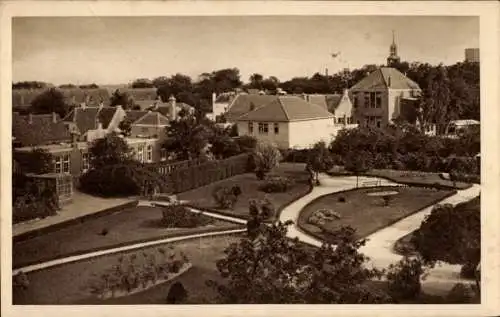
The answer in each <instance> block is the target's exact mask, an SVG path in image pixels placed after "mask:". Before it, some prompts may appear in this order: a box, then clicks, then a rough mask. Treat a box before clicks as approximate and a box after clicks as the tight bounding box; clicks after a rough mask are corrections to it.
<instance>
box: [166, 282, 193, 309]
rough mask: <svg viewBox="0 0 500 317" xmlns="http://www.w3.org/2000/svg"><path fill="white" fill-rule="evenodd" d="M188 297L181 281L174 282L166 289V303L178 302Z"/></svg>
mask: <svg viewBox="0 0 500 317" xmlns="http://www.w3.org/2000/svg"><path fill="white" fill-rule="evenodd" d="M187 297H188V292H187V290H186V289H185V288H184V285H182V283H181V282H175V283H174V284H173V285H172V286H171V287H170V290H169V291H168V295H167V304H180V303H182V302H184V301H185V300H186V299H187Z"/></svg>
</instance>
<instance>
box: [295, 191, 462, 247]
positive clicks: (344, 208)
mask: <svg viewBox="0 0 500 317" xmlns="http://www.w3.org/2000/svg"><path fill="white" fill-rule="evenodd" d="M387 190H392V191H398V192H399V194H397V195H395V196H393V199H392V201H391V202H390V204H389V205H388V206H385V205H384V202H383V200H382V199H381V198H380V197H374V196H369V195H367V194H368V193H371V192H377V191H387ZM452 193H453V191H451V190H439V191H438V190H434V189H426V188H421V187H406V188H401V187H381V188H380V187H379V188H362V189H355V190H349V191H345V192H338V193H334V194H330V195H326V196H323V197H320V198H318V199H316V200H314V201H312V202H311V203H310V204H308V205H307V206H305V207H304V209H303V210H302V212H301V213H300V215H299V219H298V225H299V227H300V228H301V229H302V230H304V231H305V232H308V233H310V234H312V235H314V236H317V237H319V238H321V239H327V237H326V235H325V234H324V233H323V232H322V230H321V229H320V228H319V227H318V226H316V225H312V224H310V223H308V219H309V217H310V216H311V215H312V214H313V213H314V212H315V211H316V210H319V209H330V210H333V211H335V212H336V213H338V215H339V216H340V219H338V220H333V221H330V222H327V223H326V224H325V225H324V226H323V228H324V230H325V231H326V232H328V233H331V232H335V231H336V230H338V229H340V228H341V227H342V226H351V227H352V228H354V229H356V237H358V238H363V237H366V236H368V235H370V234H371V233H373V232H375V231H377V230H379V229H382V228H384V227H386V226H388V225H390V224H392V223H394V222H396V221H398V220H400V219H403V218H405V217H407V216H409V215H411V214H413V213H415V212H416V211H419V210H421V209H423V208H425V207H427V206H429V205H431V204H434V203H437V202H438V201H441V200H442V199H444V198H446V197H447V196H449V195H451V194H452ZM340 197H343V198H344V199H345V202H340V201H339V198H340Z"/></svg>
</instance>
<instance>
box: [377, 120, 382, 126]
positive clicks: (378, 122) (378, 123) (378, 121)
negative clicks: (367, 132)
mask: <svg viewBox="0 0 500 317" xmlns="http://www.w3.org/2000/svg"><path fill="white" fill-rule="evenodd" d="M380 124H381V121H380V119H379V120H377V128H380Z"/></svg>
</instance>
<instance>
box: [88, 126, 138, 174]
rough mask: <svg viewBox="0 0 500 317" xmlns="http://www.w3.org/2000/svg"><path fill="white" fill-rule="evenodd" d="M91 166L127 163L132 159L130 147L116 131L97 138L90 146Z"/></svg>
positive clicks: (96, 167)
mask: <svg viewBox="0 0 500 317" xmlns="http://www.w3.org/2000/svg"><path fill="white" fill-rule="evenodd" d="M89 152H90V157H91V162H90V165H91V168H92V169H99V168H102V167H105V166H108V165H115V164H121V163H127V162H130V161H131V160H132V153H131V149H130V147H129V146H128V145H127V143H126V142H125V140H124V139H123V138H122V137H120V136H119V135H118V134H116V133H111V134H108V135H107V136H106V137H104V138H101V139H97V140H95V141H94V142H93V143H92V145H91V147H90V150H89Z"/></svg>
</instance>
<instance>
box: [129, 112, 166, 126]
mask: <svg viewBox="0 0 500 317" xmlns="http://www.w3.org/2000/svg"><path fill="white" fill-rule="evenodd" d="M168 122H169V120H168V118H167V117H165V116H164V115H162V114H161V113H159V112H156V111H148V112H147V113H146V114H145V115H144V116H142V117H141V118H139V119H138V120H136V121H135V122H133V124H141V125H150V126H165V125H168Z"/></svg>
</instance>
